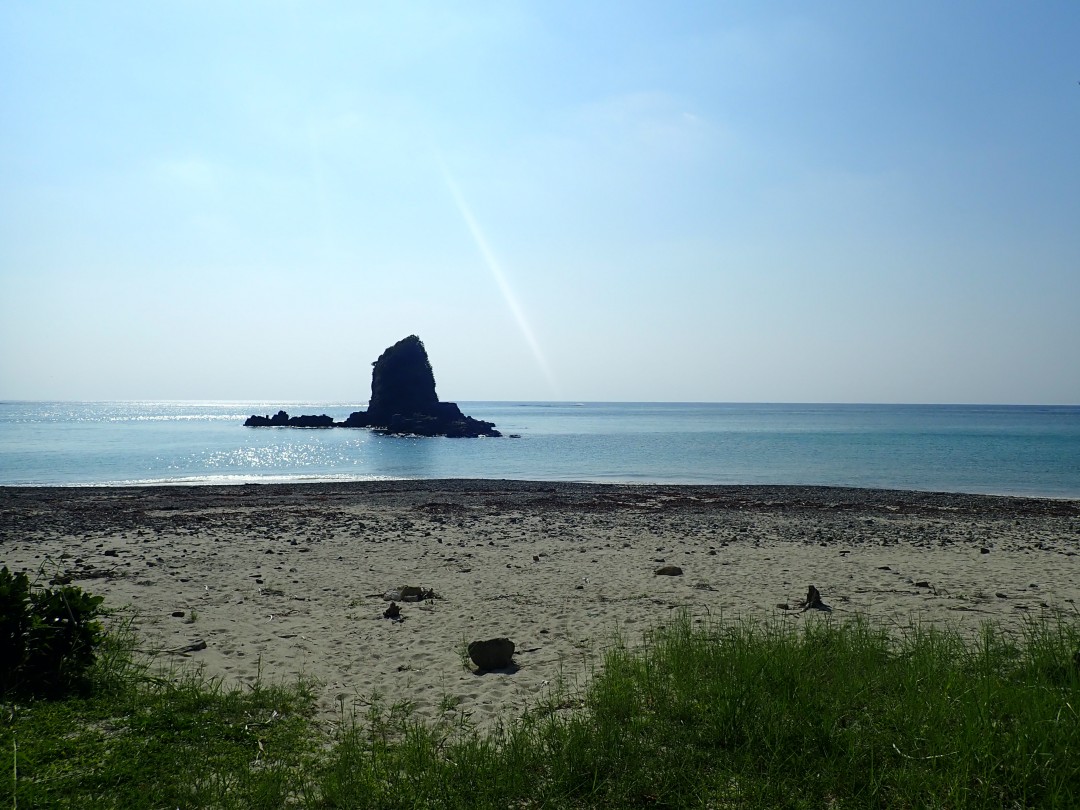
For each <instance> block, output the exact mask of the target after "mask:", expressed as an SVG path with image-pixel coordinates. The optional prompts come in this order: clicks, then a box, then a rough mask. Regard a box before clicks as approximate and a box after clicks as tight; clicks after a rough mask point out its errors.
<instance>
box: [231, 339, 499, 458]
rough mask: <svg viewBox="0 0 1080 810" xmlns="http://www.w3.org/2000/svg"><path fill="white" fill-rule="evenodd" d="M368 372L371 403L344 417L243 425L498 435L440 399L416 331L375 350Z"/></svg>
mask: <svg viewBox="0 0 1080 810" xmlns="http://www.w3.org/2000/svg"><path fill="white" fill-rule="evenodd" d="M372 365H373V366H374V369H373V370H372V372H371V402H370V404H369V406H368V409H367V410H366V411H356V412H355V413H352V414H350V415H349V418H348V419H346V420H345V421H344V422H335V421H334V420H333V419H332V418H330V417H329V416H325V415H323V416H293V417H290V416H289V415H288V414H287V413H285V411H278V413H277V414H275V415H274V416H252V417H250V418H249V419H248V420H247V421H246V422H244V425H245V426H246V427H352V428H372V429H374V430H378V431H383V432H386V433H391V434H395V435H411V436H449V437H451V438H473V437H477V436H501V435H502V434H501V433H499V431H497V430H496V429H495V425H494V424H493V423H491V422H484V421H482V420H480V419H473V418H472V417H471V416H466V415H465V414H463V413H462V412H461V409H460V408H458V406H457V405H455V404H454V403H453V402H439V397H438V395H436V393H435V375H434V373H433V372H432V370H431V362H430V361H429V360H428V356H427V350H426V349H425V348H424V343H423V341H421V340H420V338H418V337H417V336H416V335H409V337H407V338H405V339H403V340H399V341H398V342H397V343H395V344H394V345H393V346H391V347H390V348H389V349H387V350H386V351H384V352H383V353H382V354H381V355H379V359H378V360H376V361H375V362H374V363H373V364H372Z"/></svg>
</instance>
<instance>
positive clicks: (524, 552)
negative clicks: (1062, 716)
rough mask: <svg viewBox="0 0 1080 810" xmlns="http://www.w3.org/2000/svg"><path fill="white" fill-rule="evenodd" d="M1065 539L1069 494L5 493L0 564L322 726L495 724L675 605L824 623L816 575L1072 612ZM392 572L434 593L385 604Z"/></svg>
mask: <svg viewBox="0 0 1080 810" xmlns="http://www.w3.org/2000/svg"><path fill="white" fill-rule="evenodd" d="M1078 552H1080V501H1067V500H1039V499H1027V498H1004V497H990V496H972V495H953V494H942V493H915V492H896V491H878V490H855V489H835V488H816V487H688V486H651V485H650V486H624V485H596V484H563V483H547V482H516V481H465V480H451V481H431V480H428V481H392V482H378V483H354V484H298V485H274V486H261V485H259V486H235V487H152V488H35V487H30V488H21V487H0V562H2V564H4V565H7V566H8V567H9V568H11V569H13V570H26V571H29V572H40V576H41V578H42V581H47V580H48V579H50V578H52V577H54V576H57V575H60V576H62V577H70V578H71V581H72V582H73V583H74V584H76V585H79V586H81V587H82V588H84V589H85V590H88V591H90V592H92V593H95V594H102V595H104V596H105V597H106V604H107V605H108V606H110V607H114V608H118V607H124V606H131V607H133V608H134V609H135V611H136V612H137V619H136V623H137V627H138V631H139V634H140V642H139V643H140V645H141V647H142V649H144V650H145V651H148V652H154V653H155V654H156V655H157V658H158V660H159V661H160V662H162V663H163V664H164V665H166V666H176V667H184V666H197V667H201V668H203V669H204V671H205V672H206V673H207V674H208V675H211V676H213V677H220V678H223V679H224V680H225V681H226V682H230V683H232V682H247V683H250V682H252V681H254V680H255V679H256V678H258V677H259V676H260V673H261V677H262V678H263V679H264V680H270V681H276V680H285V681H293V680H295V679H296V678H298V677H306V678H309V679H314V680H315V681H316V683H317V686H316V694H317V695H318V706H319V710H320V718H321V720H322V721H323V722H325V723H327V724H328V725H332V724H333V723H335V722H336V720H337V718H339V717H340V712H341V710H342V709H344V711H345V712H346V713H349V712H351V711H353V710H356V711H363V709H364V707H365V706H366V705H367V704H368V703H369V702H370V701H371V700H372V699H373V697H374V696H375V695H378V696H380V698H381V699H382V700H383V701H385V702H387V703H391V702H395V701H408V702H409V703H411V704H412V706H413V708H414V710H415V713H416V716H417V717H418V718H419V719H422V720H435V719H437V718H438V717H439V716H440V715H441V714H443V713H444V712H447V711H449V712H454V713H456V714H460V713H464V714H465V715H466V716H467V717H468V718H469V719H470V721H471V722H472V723H474V724H476V725H478V726H481V727H486V726H489V725H491V724H492V723H494V722H495V721H496V720H497V719H500V718H501V719H512V718H513V717H514V716H516V715H517V714H520V712H521V711H522V710H524V709H526V708H528V707H529V706H531V705H533V704H534V703H535V702H536V701H537V700H538V699H540V698H541V697H543V696H544V694H545V693H546V692H547V690H548V689H549V688H551V687H552V686H553V685H554V684H555V683H556V682H557V681H559V680H560V679H562V680H563V681H564V682H566V683H568V684H569V685H570V686H571V687H574V686H575V685H576V686H578V687H580V686H582V685H583V684H584V683H585V682H586V680H587V678H588V674H589V673H590V671H592V668H593V667H595V666H596V665H598V664H599V661H600V656H601V655H602V652H603V650H604V648H605V647H607V646H609V645H611V644H612V643H613V642H614V639H615V638H616V635H618V636H621V637H622V638H623V639H624V640H625V641H626V642H627V643H629V644H634V643H636V642H637V641H639V640H640V638H641V634H642V632H644V631H646V630H647V629H649V628H652V627H655V626H657V625H658V624H661V623H663V622H664V621H666V620H668V619H669V618H671V617H672V616H673V614H674V613H675V612H676V611H678V610H686V611H688V612H689V613H690V615H691V616H693V617H694V618H695V619H700V620H708V619H712V620H721V621H729V620H737V619H740V618H744V617H748V618H755V619H760V618H771V619H775V620H776V621H783V622H790V623H799V622H804V621H807V620H817V619H820V618H822V617H823V616H824V615H825V614H823V613H821V612H819V611H807V612H805V613H804V612H802V611H801V610H800V609H799V604H800V602H801V600H802V599H804V598H805V596H806V592H807V587H808V586H809V585H814V586H816V587H817V588H818V589H819V590H820V592H821V595H822V600H823V602H824V603H825V604H827V605H828V606H830V607H831V608H832V612H831V613H829V614H828V615H829V616H831V617H833V618H834V619H836V618H843V617H845V616H851V615H856V614H863V615H866V616H868V617H870V618H871V619H873V620H879V621H885V622H890V623H895V624H896V625H897V626H905V625H907V624H909V623H910V622H911V621H913V620H914V621H924V622H925V621H932V622H938V623H944V624H948V625H950V626H957V627H961V628H964V629H971V630H975V629H977V627H978V626H979V625H980V623H982V622H985V621H987V620H994V621H996V622H998V623H1002V624H1006V625H1010V626H1017V627H1019V626H1020V625H1022V623H1023V622H1024V620H1026V619H1028V618H1030V617H1038V616H1042V615H1050V616H1052V615H1056V614H1060V613H1065V614H1068V615H1072V616H1076V615H1077V612H1078V607H1077V600H1080V557H1078ZM662 566H678V567H679V568H681V569H682V572H683V573H682V575H680V576H665V575H657V574H656V573H655V571H656V570H657V569H658V568H661V567H662ZM402 585H416V586H420V587H422V588H425V589H431V590H433V591H434V593H435V595H436V597H435V598H434V599H430V600H427V601H422V602H415V603H414V602H405V603H400V607H401V617H400V619H401V620H399V621H394V620H390V619H386V618H384V617H383V612H384V611H385V610H386V608H387V606H388V605H389V602H387V601H385V599H384V598H383V597H384V595H385V594H386V592H388V591H390V590H392V589H394V588H397V587H398V586H402ZM785 606H786V607H785ZM181 613H182V614H183V615H177V614H181ZM497 636H507V637H509V638H510V639H512V640H513V641H514V643H515V645H516V648H517V651H516V653H515V662H516V664H517V668H516V669H515V670H513V671H509V670H508V671H505V672H489V673H477V672H474V671H473V670H472V668H471V667H467V666H465V665H464V664H463V650H464V647H465V645H466V644H467V643H468V642H469V641H472V640H474V639H485V638H492V637H497ZM203 645H205V646H203ZM194 648H201V649H194ZM451 707H452V708H451Z"/></svg>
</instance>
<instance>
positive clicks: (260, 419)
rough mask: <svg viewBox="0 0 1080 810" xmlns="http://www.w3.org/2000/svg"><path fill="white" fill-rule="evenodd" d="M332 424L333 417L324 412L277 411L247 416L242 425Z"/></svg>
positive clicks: (290, 425)
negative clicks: (268, 414)
mask: <svg viewBox="0 0 1080 810" xmlns="http://www.w3.org/2000/svg"><path fill="white" fill-rule="evenodd" d="M334 426H335V422H334V417H332V416H327V415H326V414H323V415H322V416H310V415H308V416H289V415H288V414H287V413H285V411H278V412H277V413H276V414H274V415H273V416H249V417H248V418H247V421H245V422H244V427H303V428H328V427H334Z"/></svg>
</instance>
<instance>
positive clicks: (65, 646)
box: [0, 566, 104, 697]
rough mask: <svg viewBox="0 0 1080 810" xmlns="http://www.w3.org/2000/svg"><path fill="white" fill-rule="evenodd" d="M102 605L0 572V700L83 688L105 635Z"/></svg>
mask: <svg viewBox="0 0 1080 810" xmlns="http://www.w3.org/2000/svg"><path fill="white" fill-rule="evenodd" d="M101 602H102V597H100V596H91V595H90V594H88V593H85V592H84V591H83V590H82V589H81V588H78V587H76V586H74V585H64V586H62V587H59V588H41V587H37V586H35V585H33V584H32V583H31V582H30V579H29V577H27V575H26V574H25V573H18V574H13V573H12V572H11V571H9V570H8V569H7V566H4V567H3V568H2V569H0V662H3V663H2V664H0V695H4V696H7V695H8V694H9V693H14V694H21V695H29V696H41V697H56V696H59V695H62V694H65V693H68V692H71V691H73V690H75V689H77V688H79V687H80V686H82V685H83V683H84V682H85V678H86V675H87V672H88V670H89V669H90V667H91V665H92V664H93V663H94V659H95V651H96V648H97V646H98V645H99V644H100V643H101V640H102V638H103V635H104V630H103V628H102V626H101V623H100V622H99V621H98V617H99V616H100V615H101Z"/></svg>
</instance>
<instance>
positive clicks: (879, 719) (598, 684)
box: [0, 616, 1080, 808]
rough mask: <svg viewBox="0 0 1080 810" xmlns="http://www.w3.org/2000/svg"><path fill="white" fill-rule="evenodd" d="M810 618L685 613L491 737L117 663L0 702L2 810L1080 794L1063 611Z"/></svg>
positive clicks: (1077, 633) (1072, 671)
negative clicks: (338, 717) (45, 692)
mask: <svg viewBox="0 0 1080 810" xmlns="http://www.w3.org/2000/svg"><path fill="white" fill-rule="evenodd" d="M801 622H802V623H800V624H798V625H795V626H791V625H790V624H784V623H783V621H782V620H776V621H772V620H767V621H759V622H753V621H743V622H738V623H729V624H725V623H716V624H713V625H708V626H706V625H701V626H694V625H693V624H692V623H691V621H690V620H689V619H688V618H687V617H685V616H684V617H680V618H679V619H677V620H676V621H674V622H673V623H671V624H669V625H667V626H665V627H662V628H660V629H658V630H657V631H655V632H653V633H651V634H649V636H648V637H647V638H646V639H645V641H644V644H643V645H639V646H637V647H636V648H634V649H628V648H626V647H625V646H616V647H615V649H613V650H612V651H610V652H609V653H608V654H607V655H606V656H605V660H604V662H603V666H602V668H601V670H600V671H599V672H598V673H597V674H596V675H595V677H594V678H593V680H592V682H591V684H590V686H589V687H588V689H587V690H586V691H585V692H584V693H582V694H580V695H569V694H566V693H564V692H559V693H554V694H552V695H551V696H550V699H549V700H548V701H547V702H546V703H543V704H541V705H538V706H537V707H536V708H535V709H534V710H533V711H532V712H530V713H529V714H527V715H526V716H524V717H520V718H508V719H507V722H506V723H505V724H504V725H503V726H501V727H500V728H498V729H495V730H493V731H490V732H486V733H481V732H479V731H476V730H474V729H471V728H469V727H468V726H467V725H466V720H465V715H464V713H461V714H456V715H455V714H454V713H452V712H448V715H447V716H448V717H451V718H456V719H451V720H444V721H440V722H438V723H436V724H433V725H424V724H421V723H419V722H417V721H416V720H415V718H414V717H413V716H412V714H411V711H410V707H409V706H408V705H407V704H398V705H394V706H385V705H381V704H380V703H379V702H378V701H373V705H372V706H370V707H369V709H368V711H367V712H366V714H364V715H362V716H360V717H358V718H356V721H355V722H354V723H352V724H347V725H346V728H345V730H344V731H343V732H341V734H340V735H339V736H338V737H337V738H336V739H334V740H323V739H320V738H319V736H318V735H317V734H316V733H315V732H314V731H313V725H312V724H311V723H310V716H309V711H310V707H311V695H310V694H309V693H308V692H307V691H306V690H305V688H304V687H303V685H294V686H289V687H266V686H261V685H260V686H256V687H254V688H249V687H245V688H243V689H223V688H221V687H220V685H218V684H215V683H213V682H207V681H205V680H200V679H198V678H195V677H186V678H180V679H179V680H178V681H175V682H174V681H162V680H158V679H152V678H147V677H146V674H145V672H140V671H139V670H137V669H133V668H131V667H130V666H128V667H127V668H126V669H125V668H124V666H122V662H123V657H122V656H119V657H117V658H116V659H115V660H114V661H113V662H112V663H111V664H110V667H111V671H112V672H113V675H112V676H111V677H110V678H103V679H102V680H101V683H102V687H101V688H100V689H99V690H98V691H97V693H96V694H95V695H94V696H93V697H91V698H85V699H80V700H76V699H72V700H67V701H61V702H53V703H46V702H37V703H33V704H31V705H28V706H19V707H6V708H5V710H4V716H3V718H0V745H2V746H3V750H6V751H7V752H8V755H9V756H8V761H9V763H11V767H9V768H8V769H7V779H6V786H5V787H4V788H2V789H0V806H11V807H14V806H16V805H15V802H16V801H17V802H18V805H17V806H18V807H20V808H27V807H215V808H218V807H220V808H234V807H235V808H241V807H244V808H247V807H289V806H295V807H312V808H428V807H431V808H438V807H446V808H484V807H491V808H504V807H529V808H540V807H551V808H562V807H581V808H584V807H612V808H615V807H702V808H705V807H711V808H727V807H755V808H756V807H791V808H819V807H835V808H844V807H860V808H861V807H882V808H886V807H888V808H906V807H910V808H924V807H931V808H932V807H942V808H944V807H948V808H963V807H971V808H1003V807H1006V808H1007V807H1018V808H1019V807H1061V808H1066V807H1077V806H1080V716H1078V710H1080V671H1078V670H1080V664H1078V663H1077V657H1078V654H1080V622H1077V621H1076V619H1075V617H1074V618H1072V619H1063V620H1059V621H1041V622H1033V623H1031V624H1029V625H1028V626H1027V627H1026V629H1025V630H1024V631H1023V632H1021V633H1015V634H1014V633H1008V632H1005V631H1004V630H1001V629H999V628H996V627H994V626H990V625H988V626H986V627H984V628H983V630H982V632H981V634H980V635H979V636H978V638H977V639H971V638H967V637H965V636H963V635H961V634H960V633H959V632H953V631H949V630H943V629H941V628H938V627H933V626H918V625H913V626H911V627H908V628H906V629H904V630H903V631H902V632H897V631H896V629H895V628H887V627H883V626H878V625H874V624H872V623H870V622H867V621H863V620H858V619H855V620H844V621H833V620H829V619H820V618H819V617H813V618H811V617H807V618H806V619H803V620H801ZM118 671H119V673H120V674H119V675H118V674H117V672H118ZM567 707H570V708H567ZM447 708H448V709H449V708H451V707H450V706H449V705H448V706H447ZM16 744H17V746H18V749H17V753H18V770H17V772H16V771H15V769H14V753H15V747H14V746H15V745H16ZM4 803H6V805H4Z"/></svg>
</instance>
